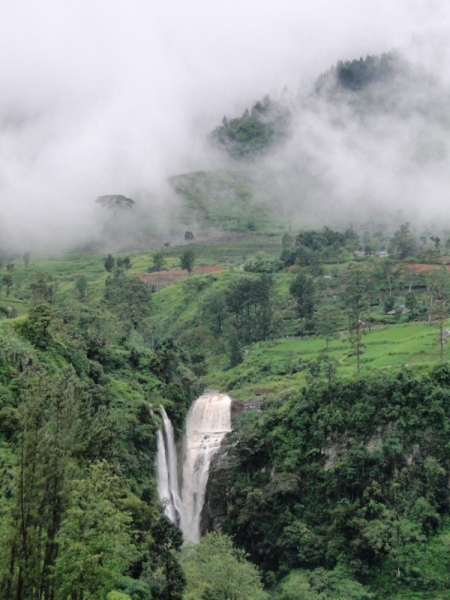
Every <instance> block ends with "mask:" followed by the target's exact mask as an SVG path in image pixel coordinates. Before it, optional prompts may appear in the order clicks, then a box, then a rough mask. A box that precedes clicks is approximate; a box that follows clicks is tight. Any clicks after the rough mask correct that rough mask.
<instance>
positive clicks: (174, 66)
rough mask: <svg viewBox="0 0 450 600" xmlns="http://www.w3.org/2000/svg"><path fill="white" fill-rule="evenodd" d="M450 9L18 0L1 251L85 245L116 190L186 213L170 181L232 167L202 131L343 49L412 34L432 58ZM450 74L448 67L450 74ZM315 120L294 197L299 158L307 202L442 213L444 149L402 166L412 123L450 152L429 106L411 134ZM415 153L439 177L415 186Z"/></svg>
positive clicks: (298, 152) (5, 117)
mask: <svg viewBox="0 0 450 600" xmlns="http://www.w3.org/2000/svg"><path fill="white" fill-rule="evenodd" d="M448 11H449V9H448V8H447V6H446V5H445V3H443V2H434V1H430V2H423V1H419V0H414V1H410V0H408V1H406V0H403V1H400V2H395V3H392V2H389V1H388V0H378V1H377V2H375V1H374V0H368V1H367V2H365V3H361V2H359V1H358V0H343V1H342V2H339V3H336V2H333V1H332V0H319V1H318V2H317V3H315V4H314V5H300V3H298V2H295V1H294V0H279V1H278V2H274V1H272V0H271V1H266V2H260V1H259V2H256V0H244V1H240V2H237V0H231V1H230V2H228V3H226V4H223V3H221V4H219V3H216V2H211V1H210V0H209V1H206V0H193V1H192V2H190V3H186V2H182V1H181V0H168V1H167V2H164V3H159V4H158V3H148V2H144V1H143V0H131V1H130V0H128V1H127V2H125V1H124V0H123V1H118V0H113V1H112V2H106V1H105V0H100V1H99V2H95V3H92V2H88V1H87V0H80V1H79V2H77V3H60V2H56V0H47V1H46V2H44V3H41V4H36V3H35V2H32V1H31V0H27V1H20V0H19V2H17V3H9V5H8V6H7V7H4V9H3V14H2V23H1V25H0V34H1V35H0V57H1V58H0V86H1V90H2V94H1V95H0V245H1V246H2V247H8V248H11V249H12V250H17V251H25V250H32V249H35V248H37V249H52V250H53V249H55V248H61V249H64V248H68V247H70V246H73V245H74V244H83V243H87V242H89V241H90V240H92V239H95V238H96V237H97V236H99V235H100V234H101V231H102V228H103V226H104V219H105V213H104V212H101V211H99V210H98V207H97V206H96V205H95V203H94V200H95V199H96V198H97V197H98V196H100V195H103V194H124V195H125V196H128V197H131V198H133V199H135V200H136V201H137V206H138V205H139V210H140V211H141V214H146V215H147V216H148V218H149V219H150V220H151V219H154V218H157V219H161V220H162V221H164V218H165V217H166V216H167V214H168V213H169V212H170V211H171V210H174V209H175V208H176V199H175V198H174V195H173V192H172V191H171V189H170V187H169V186H168V184H167V178H168V177H169V176H170V175H175V174H177V173H182V172H187V171H190V170H195V169H203V170H207V169H212V168H216V167H217V166H218V165H220V164H221V161H222V159H221V158H220V157H219V156H218V155H217V154H216V153H212V152H211V151H210V150H209V149H207V148H206V147H205V144H204V139H205V136H206V134H207V133H208V132H209V131H210V130H211V129H212V128H213V127H214V126H215V125H216V124H218V123H220V121H221V119H222V116H223V115H224V114H227V115H229V116H231V115H233V114H241V113H242V112H243V110H244V109H245V107H246V106H249V105H251V104H252V102H254V101H255V100H257V99H258V98H261V97H262V96H263V95H264V94H265V93H266V92H276V91H277V90H280V89H282V88H283V87H284V86H285V85H287V86H288V87H289V89H291V90H292V92H293V93H294V94H297V92H298V89H299V86H300V85H301V82H302V81H303V83H304V84H306V85H309V84H310V83H311V82H312V81H313V80H314V79H315V78H316V77H317V75H318V74H319V73H320V72H322V71H324V70H326V69H327V68H328V67H329V66H330V65H331V64H333V63H335V62H336V61H337V60H339V59H353V58H358V57H359V56H365V55H367V54H373V53H380V52H383V51H387V50H390V49H391V48H392V47H397V46H402V47H405V46H406V45H408V44H410V43H411V41H412V42H413V44H415V46H414V47H415V48H416V53H417V55H418V59H422V57H423V54H424V52H423V51H420V49H418V50H417V48H418V47H419V46H420V44H421V43H422V41H421V40H424V39H425V40H428V45H427V48H428V47H430V46H433V44H430V43H429V40H430V39H431V40H434V49H433V50H432V51H430V56H431V57H433V56H436V55H437V54H439V53H444V54H445V47H446V44H445V34H443V33H442V32H441V25H440V24H441V23H442V22H445V19H446V18H447V17H448V16H449V15H448ZM436 32H438V33H439V35H438V34H437V33H436ZM414 40H416V41H414ZM417 40H418V42H417ZM427 60H429V62H430V63H431V62H432V59H427ZM445 64H446V63H445ZM447 74H448V71H447V67H446V66H445V68H443V70H442V73H440V74H439V77H440V78H441V80H442V81H444V80H445V78H446V77H447ZM309 114H310V116H309V117H308V119H307V120H306V121H304V120H303V121H302V116H301V115H300V114H299V116H298V127H297V128H296V133H295V135H294V136H293V137H292V139H291V141H290V143H289V145H288V146H287V147H286V148H285V150H284V151H283V152H284V154H281V155H279V162H277V163H273V165H272V167H271V168H273V169H274V177H275V179H276V180H277V182H278V185H279V186H280V189H285V190H286V194H287V195H286V198H289V201H288V202H287V204H286V206H288V207H289V203H290V202H291V200H292V198H293V195H292V192H290V186H291V183H292V185H294V186H296V185H297V183H296V182H297V178H296V177H293V171H294V170H295V169H297V170H298V169H299V168H300V170H301V169H303V170H304V174H305V178H304V180H303V182H306V181H309V182H310V183H311V186H310V185H309V184H308V185H306V184H305V183H303V184H302V185H303V186H304V187H305V189H306V190H307V192H308V194H306V192H305V193H303V192H302V193H300V192H299V193H298V196H299V198H300V199H302V198H303V200H304V199H305V198H306V197H308V198H309V199H311V200H314V198H315V195H316V196H317V194H319V195H320V196H321V197H323V196H324V195H326V194H325V191H326V190H328V189H329V190H331V191H332V192H333V194H334V195H333V198H334V200H333V202H342V203H348V202H349V201H350V202H359V201H360V200H358V199H359V198H362V194H364V197H365V198H368V200H367V201H368V202H374V203H375V206H376V205H377V204H378V203H386V204H390V203H392V202H394V201H395V202H397V201H398V200H399V198H400V197H401V196H402V195H403V196H408V197H409V198H411V199H412V200H411V202H412V204H413V206H414V207H415V206H416V205H417V206H418V205H419V204H420V202H421V199H423V198H432V199H433V206H435V207H436V210H437V209H438V208H439V207H440V206H442V207H443V206H444V205H445V199H444V194H443V192H444V185H445V184H446V181H447V175H446V174H445V171H446V162H445V160H446V159H443V162H442V161H441V160H440V159H439V160H438V161H434V160H431V159H430V161H429V162H428V163H427V159H426V158H423V160H422V159H420V160H419V159H417V160H416V159H414V160H412V161H409V162H408V161H406V162H402V160H403V157H404V155H405V152H406V153H408V152H412V148H411V145H410V139H411V138H410V137H408V135H406V133H407V129H408V131H410V130H411V128H412V131H413V135H414V139H417V140H425V142H426V143H425V145H424V146H423V147H420V144H419V145H418V146H417V147H416V149H415V151H416V152H418V153H419V154H418V156H419V155H420V153H421V152H422V154H423V156H424V157H426V156H428V155H430V156H433V153H437V154H438V155H439V156H440V155H441V154H443V155H444V156H447V154H446V153H447V141H446V139H445V136H443V135H442V134H441V131H440V130H439V127H438V126H437V125H436V129H433V127H431V128H429V127H428V126H427V125H426V120H424V119H421V117H420V115H418V116H416V117H414V119H412V120H411V121H410V122H408V125H407V128H405V127H403V126H402V125H396V123H395V122H394V121H392V122H389V123H387V124H383V123H382V121H381V120H378V121H377V120H376V119H375V120H374V123H373V124H372V125H371V127H374V128H375V129H372V130H371V131H375V133H374V134H373V136H375V137H372V138H370V136H369V137H367V131H366V129H367V128H366V129H364V127H362V126H361V125H360V124H357V123H356V124H354V125H349V126H348V127H347V128H346V129H345V130H344V131H340V130H339V129H336V128H333V127H330V114H329V110H328V108H327V109H325V108H323V109H321V108H320V107H319V108H317V107H316V109H315V111H310V113H309ZM385 129H386V131H389V132H391V133H390V134H389V136H388V137H389V140H390V141H389V143H388V144H387V150H386V154H385V155H383V156H380V153H379V148H380V145H379V143H378V141H377V139H376V135H377V133H376V132H377V131H381V133H380V134H379V136H380V139H383V136H384V135H385V133H384V132H385ZM371 135H372V134H371ZM352 136H353V137H352ZM305 140H306V141H305ZM352 140H353V141H352ZM355 140H356V141H355ZM359 142H361V143H359ZM382 145H386V144H385V142H384V141H383V142H382ZM295 156H304V157H306V158H307V161H310V167H311V168H310V169H309V168H308V165H307V164H306V163H302V164H301V165H300V167H299V166H298V165H299V163H298V160H297V158H296V159H295V160H293V159H292V157H295ZM416 163H417V164H418V165H420V168H423V169H424V173H426V177H425V176H424V177H423V178H421V179H420V180H419V178H417V177H416V178H414V177H413V178H412V179H411V180H410V181H409V182H408V177H409V176H410V175H411V170H410V165H412V164H416ZM393 165H395V169H400V170H401V169H402V168H404V169H405V173H406V175H407V176H402V177H398V173H397V171H396V170H395V169H394V168H393ZM380 170H381V171H383V173H384V174H383V176H382V177H380V175H379V173H380ZM349 174H350V175H351V176H349ZM413 175H414V174H413ZM314 181H318V182H319V183H320V185H319V187H318V188H316V189H315V190H314V189H313V187H312V183H313V182H314ZM321 186H322V187H321ZM321 190H322V191H321ZM364 190H366V191H364ZM367 190H369V191H368V192H367ZM302 194H303V195H302ZM305 194H306V195H305ZM349 199H350V200H349ZM303 200H302V201H303ZM308 201H309V200H308ZM292 202H293V205H295V202H297V201H295V202H294V201H293V200H292ZM402 206H405V207H407V206H408V204H407V202H405V201H403V203H402ZM155 215H157V217H155Z"/></svg>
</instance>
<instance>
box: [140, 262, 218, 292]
mask: <svg viewBox="0 0 450 600" xmlns="http://www.w3.org/2000/svg"><path fill="white" fill-rule="evenodd" d="M223 268H224V267H223V266H222V265H211V266H206V267H194V270H193V271H192V275H199V274H201V273H217V271H221V270H222V269H223ZM184 277H188V273H187V271H185V270H182V269H180V268H175V269H168V270H167V271H157V272H156V273H146V274H145V275H140V276H139V279H140V280H141V281H145V282H146V283H148V284H149V285H156V286H158V287H165V286H167V285H170V284H171V283H175V282H176V281H179V280H180V279H183V278H184Z"/></svg>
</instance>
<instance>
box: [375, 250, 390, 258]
mask: <svg viewBox="0 0 450 600" xmlns="http://www.w3.org/2000/svg"><path fill="white" fill-rule="evenodd" d="M377 254H378V257H379V258H387V257H388V256H389V254H388V251H387V250H379V251H378V252H377Z"/></svg>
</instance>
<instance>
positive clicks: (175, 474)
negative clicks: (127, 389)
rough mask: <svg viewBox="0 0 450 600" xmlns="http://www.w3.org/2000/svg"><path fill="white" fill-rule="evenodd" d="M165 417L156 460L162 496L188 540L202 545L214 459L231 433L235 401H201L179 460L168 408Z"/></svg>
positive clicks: (207, 397)
mask: <svg viewBox="0 0 450 600" xmlns="http://www.w3.org/2000/svg"><path fill="white" fill-rule="evenodd" d="M162 417H163V431H162V432H159V434H158V453H157V459H156V467H157V478H158V494H159V497H160V500H161V502H163V504H165V508H164V511H165V514H166V515H167V517H168V518H169V519H170V520H171V521H173V522H175V523H177V524H178V525H179V526H180V529H181V531H182V532H183V534H184V536H185V538H186V539H187V540H189V541H191V542H198V541H199V539H200V516H201V512H202V508H203V503H204V501H205V492H206V485H207V483H208V476H209V467H210V464H211V460H212V457H213V456H214V454H215V453H216V452H217V451H218V450H219V448H220V443H221V441H222V439H223V438H224V437H225V435H226V434H227V433H228V432H229V431H231V398H230V397H229V396H227V395H226V394H219V393H209V394H203V396H200V398H197V400H196V401H195V402H194V403H193V405H192V406H191V408H190V409H189V412H188V414H187V416H186V426H185V431H184V434H183V440H182V445H181V453H182V456H181V460H177V452H176V447H175V440H174V435H173V428H172V424H171V422H170V420H169V418H168V416H167V414H166V411H165V410H164V408H163V409H162ZM181 464H182V465H183V466H182V471H181V474H180V472H179V466H180V465H181ZM180 475H181V477H180ZM179 481H181V493H179V487H178V482H179Z"/></svg>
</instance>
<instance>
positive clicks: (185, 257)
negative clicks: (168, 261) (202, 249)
mask: <svg viewBox="0 0 450 600" xmlns="http://www.w3.org/2000/svg"><path fill="white" fill-rule="evenodd" d="M194 262H195V252H194V250H192V248H187V249H186V250H185V251H184V252H183V254H182V255H181V258H180V266H181V268H182V269H185V270H186V271H187V272H188V273H189V275H190V274H191V273H192V271H193V270H194Z"/></svg>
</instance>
